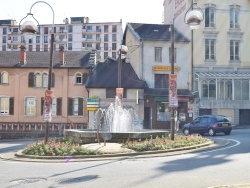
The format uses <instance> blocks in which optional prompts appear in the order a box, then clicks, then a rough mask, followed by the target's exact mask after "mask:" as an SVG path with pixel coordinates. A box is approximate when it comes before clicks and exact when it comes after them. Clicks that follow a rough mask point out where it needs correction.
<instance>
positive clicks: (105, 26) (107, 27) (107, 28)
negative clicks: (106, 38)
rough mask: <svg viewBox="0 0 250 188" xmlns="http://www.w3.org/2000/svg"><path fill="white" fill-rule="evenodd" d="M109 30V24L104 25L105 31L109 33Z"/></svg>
mask: <svg viewBox="0 0 250 188" xmlns="http://www.w3.org/2000/svg"><path fill="white" fill-rule="evenodd" d="M108 32H109V26H108V25H104V33H108Z"/></svg>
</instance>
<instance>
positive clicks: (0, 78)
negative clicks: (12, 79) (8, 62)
mask: <svg viewBox="0 0 250 188" xmlns="http://www.w3.org/2000/svg"><path fill="white" fill-rule="evenodd" d="M1 80H2V73H1V72H0V84H1V83H2V81H1Z"/></svg>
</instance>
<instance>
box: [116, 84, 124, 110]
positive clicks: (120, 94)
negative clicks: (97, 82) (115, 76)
mask: <svg viewBox="0 0 250 188" xmlns="http://www.w3.org/2000/svg"><path fill="white" fill-rule="evenodd" d="M116 97H117V98H118V99H119V102H118V105H119V106H122V98H123V88H116Z"/></svg>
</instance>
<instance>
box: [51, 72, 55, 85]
mask: <svg viewBox="0 0 250 188" xmlns="http://www.w3.org/2000/svg"><path fill="white" fill-rule="evenodd" d="M51 87H55V74H54V73H52V78H51Z"/></svg>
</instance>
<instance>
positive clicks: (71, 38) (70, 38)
mask: <svg viewBox="0 0 250 188" xmlns="http://www.w3.org/2000/svg"><path fill="white" fill-rule="evenodd" d="M68 40H69V41H70V42H72V40H73V36H72V34H69V35H68Z"/></svg>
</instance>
